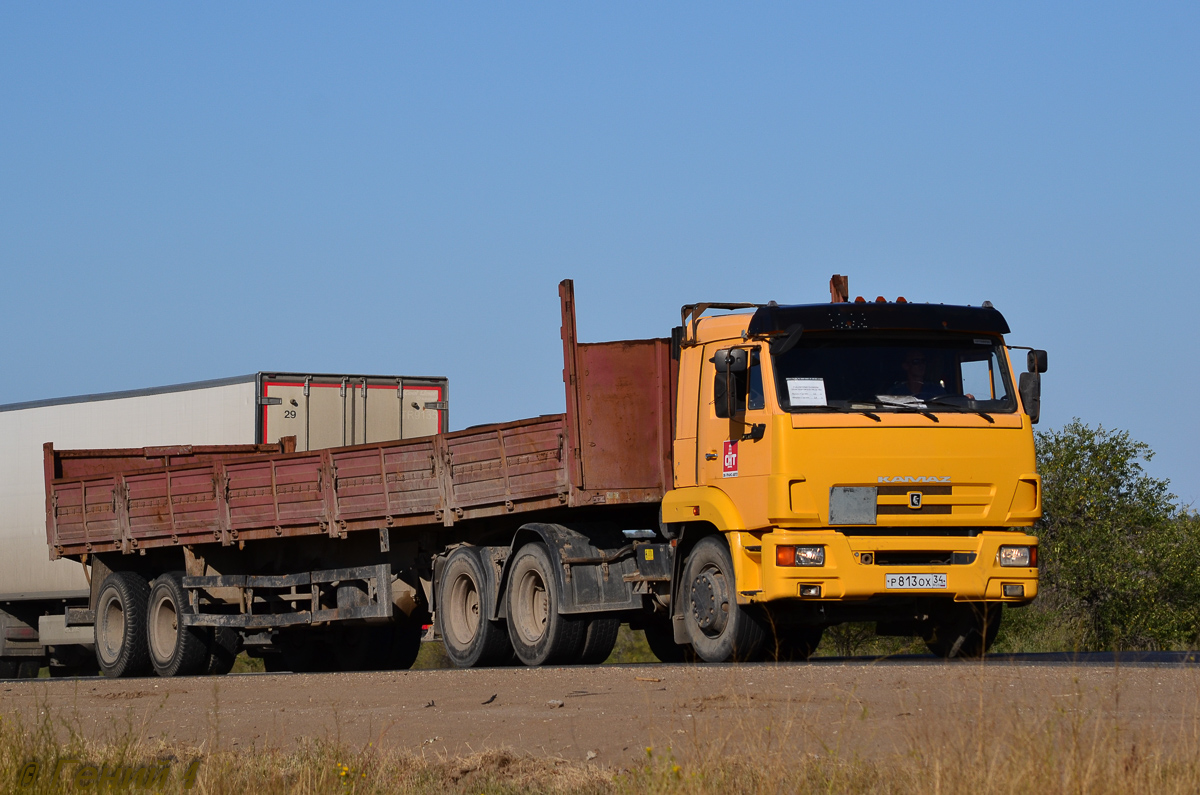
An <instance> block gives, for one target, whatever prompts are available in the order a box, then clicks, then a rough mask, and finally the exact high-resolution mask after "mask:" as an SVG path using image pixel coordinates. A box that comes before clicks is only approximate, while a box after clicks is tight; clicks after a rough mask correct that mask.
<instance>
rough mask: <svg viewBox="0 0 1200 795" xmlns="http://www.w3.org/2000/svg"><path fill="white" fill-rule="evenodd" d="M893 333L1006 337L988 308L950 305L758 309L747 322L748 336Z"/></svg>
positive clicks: (999, 318) (1005, 327)
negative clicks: (795, 331)
mask: <svg viewBox="0 0 1200 795" xmlns="http://www.w3.org/2000/svg"><path fill="white" fill-rule="evenodd" d="M796 324H800V325H801V326H803V327H804V330H805V331H835V330H837V331H849V330H867V329H892V330H904V331H973V332H977V333H980V334H1007V333H1008V331H1009V329H1008V322H1007V321H1006V320H1005V319H1004V315H1002V314H1000V312H999V311H997V310H995V309H992V308H991V307H979V306H954V305H952V304H900V303H894V304H893V303H886V304H885V303H844V304H802V305H798V306H760V307H759V308H758V310H757V311H755V313H754V316H753V317H751V318H750V328H749V329H748V333H749V334H750V335H751V336H754V335H759V334H771V333H775V332H781V331H787V330H788V329H790V328H793V327H794V326H795V325H796Z"/></svg>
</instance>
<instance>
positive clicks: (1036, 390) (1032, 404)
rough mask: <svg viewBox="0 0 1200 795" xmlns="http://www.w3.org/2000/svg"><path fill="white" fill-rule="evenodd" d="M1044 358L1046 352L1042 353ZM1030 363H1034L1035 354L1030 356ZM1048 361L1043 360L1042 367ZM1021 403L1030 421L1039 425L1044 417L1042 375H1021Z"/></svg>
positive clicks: (1034, 373)
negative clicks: (1039, 421) (1038, 422)
mask: <svg viewBox="0 0 1200 795" xmlns="http://www.w3.org/2000/svg"><path fill="white" fill-rule="evenodd" d="M1041 353H1042V354H1043V356H1044V355H1045V351H1041ZM1029 358H1030V363H1031V364H1032V362H1033V354H1032V353H1031V354H1030V355H1029ZM1045 363H1046V360H1045V358H1043V359H1042V365H1043V366H1045ZM1019 390H1020V392H1021V403H1022V404H1024V406H1025V413H1026V414H1028V415H1029V421H1030V422H1032V423H1033V424H1034V425H1037V421H1038V420H1039V419H1040V418H1041V416H1042V375H1041V373H1037V372H1029V373H1021V385H1020V387H1019Z"/></svg>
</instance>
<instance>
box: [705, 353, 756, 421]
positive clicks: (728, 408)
mask: <svg viewBox="0 0 1200 795" xmlns="http://www.w3.org/2000/svg"><path fill="white" fill-rule="evenodd" d="M748 354H749V351H747V350H746V349H745V348H724V349H722V350H719V351H717V352H716V354H714V355H713V357H712V360H711V361H712V363H713V364H715V365H716V367H717V373H716V375H714V376H713V409H714V410H715V411H716V414H717V416H718V417H721V418H722V419H728V418H730V417H733V416H735V415H737V414H740V413H741V412H743V411H745V410H746V391H747V390H746V384H745V382H746V378H745V375H744V374H745V373H746V370H747V369H748V367H749V363H750V357H749V355H748Z"/></svg>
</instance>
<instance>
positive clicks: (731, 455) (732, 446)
mask: <svg viewBox="0 0 1200 795" xmlns="http://www.w3.org/2000/svg"><path fill="white" fill-rule="evenodd" d="M737 444H738V443H737V442H725V460H724V461H723V462H722V469H723V472H724V476H725V477H727V478H736V477H737V476H738V469H737Z"/></svg>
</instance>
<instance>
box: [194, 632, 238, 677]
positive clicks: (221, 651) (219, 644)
mask: <svg viewBox="0 0 1200 795" xmlns="http://www.w3.org/2000/svg"><path fill="white" fill-rule="evenodd" d="M241 645H242V636H241V633H239V632H238V631H237V630H236V629H231V628H230V627H213V630H212V635H211V636H210V637H209V639H208V658H207V659H206V660H205V661H204V665H203V666H201V668H200V673H202V674H204V675H205V676H224V675H225V674H227V673H229V672H230V671H232V670H233V663H234V661H235V660H236V659H237V655H238V651H239V650H240V648H241Z"/></svg>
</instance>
